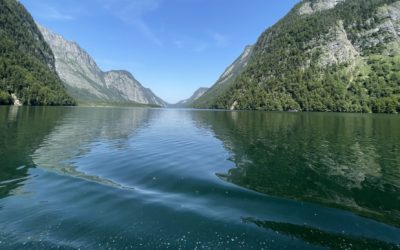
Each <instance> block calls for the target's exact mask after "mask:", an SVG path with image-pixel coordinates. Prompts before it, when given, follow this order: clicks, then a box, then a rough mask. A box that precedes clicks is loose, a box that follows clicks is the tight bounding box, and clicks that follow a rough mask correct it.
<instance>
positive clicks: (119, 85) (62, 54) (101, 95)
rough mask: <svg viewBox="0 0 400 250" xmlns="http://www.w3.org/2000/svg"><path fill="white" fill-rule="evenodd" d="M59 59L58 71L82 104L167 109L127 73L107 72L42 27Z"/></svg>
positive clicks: (83, 53) (72, 44) (118, 71)
mask: <svg viewBox="0 0 400 250" xmlns="http://www.w3.org/2000/svg"><path fill="white" fill-rule="evenodd" d="M38 27H39V29H40V31H41V33H42V35H43V37H44V39H45V40H46V42H47V43H48V44H49V45H50V47H51V49H52V51H53V53H54V55H55V59H56V70H57V72H58V74H59V76H60V78H61V79H62V80H63V81H64V83H65V85H66V87H67V91H68V92H69V93H70V94H71V95H72V96H74V97H75V98H76V99H77V100H78V101H80V102H84V103H87V102H89V103H90V102H135V103H140V104H152V105H159V106H166V105H167V104H166V102H164V101H163V100H161V99H160V98H159V97H157V96H155V95H154V93H153V92H152V91H151V90H149V89H146V88H144V87H143V86H142V84H140V83H139V81H137V80H136V79H135V77H134V76H133V75H132V74H131V73H130V72H129V71H126V70H110V71H107V72H103V71H102V70H101V69H100V68H99V67H98V66H97V63H96V62H95V61H94V59H93V58H92V57H91V56H90V55H89V54H88V53H87V52H86V51H85V50H84V49H82V48H81V47H80V46H79V45H78V44H77V43H75V42H72V41H68V40H66V39H64V38H63V37H62V36H60V35H58V34H56V33H54V32H52V31H50V30H49V29H47V28H45V27H43V26H41V25H40V24H38Z"/></svg>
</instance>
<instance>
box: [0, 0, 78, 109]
mask: <svg viewBox="0 0 400 250" xmlns="http://www.w3.org/2000/svg"><path fill="white" fill-rule="evenodd" d="M11 94H15V95H16V97H18V99H19V100H20V101H21V102H22V103H23V104H24V105H75V101H74V99H72V98H71V97H70V96H68V95H67V93H66V92H65V89H64V86H63V84H62V82H61V80H60V78H59V77H58V75H57V73H56V71H55V66H54V56H53V53H52V52H51V49H50V48H49V46H48V45H47V44H46V42H45V41H44V40H43V37H42V35H41V33H40V31H39V30H38V28H37V26H36V24H35V22H34V20H33V19H32V17H31V15H30V14H29V13H28V12H27V11H26V9H25V8H24V7H23V6H22V5H21V4H20V3H19V2H18V1H16V0H0V104H12V97H11Z"/></svg>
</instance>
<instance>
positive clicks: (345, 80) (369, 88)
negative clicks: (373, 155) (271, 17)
mask: <svg viewBox="0 0 400 250" xmlns="http://www.w3.org/2000/svg"><path fill="white" fill-rule="evenodd" d="M317 1H319V2H321V1H320V0H312V1H303V2H301V3H299V4H298V5H297V6H295V8H294V9H293V10H292V11H291V12H290V13H289V14H288V15H287V16H286V17H284V18H283V19H282V20H280V21H279V22H278V23H277V24H276V25H274V26H272V27H271V28H269V29H268V30H266V31H265V32H264V33H263V34H262V35H261V36H260V38H259V39H258V41H257V43H256V45H255V48H254V51H253V55H252V57H251V58H250V60H249V64H248V66H247V68H246V69H245V70H244V71H243V73H242V74H240V75H239V76H238V77H237V78H236V79H235V81H234V83H233V84H232V85H231V86H230V88H229V89H228V90H226V91H224V92H223V93H222V94H220V95H219V96H218V98H213V99H211V98H210V99H204V98H203V99H201V100H200V101H201V102H202V103H203V104H204V105H203V106H202V108H220V109H240V110H276V111H280V110H285V111H289V110H296V111H335V112H379V113H382V112H385V113H396V112H400V52H399V51H400V40H399V38H398V34H397V33H393V31H392V30H391V27H388V26H389V25H387V24H390V25H396V27H398V26H399V27H400V24H399V23H398V22H397V21H396V20H392V16H391V14H390V13H389V11H387V10H388V9H389V8H391V9H390V11H391V12H392V13H397V14H396V15H398V14H400V6H399V4H396V5H394V6H390V5H391V4H393V3H395V2H396V1H395V0H347V1H344V2H341V3H339V4H338V5H337V6H336V7H335V8H333V9H328V10H323V11H316V12H314V13H311V14H300V13H299V10H300V8H301V7H302V6H303V5H304V4H306V3H307V4H309V6H311V7H312V6H313V4H315V2H317ZM388 21H389V22H388ZM340 32H342V33H343V34H342V33H340ZM339 35H345V38H346V41H345V42H349V44H350V45H349V46H350V47H352V48H350V49H353V48H354V50H356V52H355V53H356V54H355V55H354V58H351V59H348V60H342V61H341V60H337V62H335V63H331V62H328V63H323V61H324V55H326V53H329V50H330V49H331V50H335V49H337V48H338V47H339V48H340V46H345V45H346V46H347V44H341V42H342V41H341V40H337V41H335V39H338V37H339ZM339 38H340V37H339ZM335 42H336V43H335ZM330 46H331V47H330ZM335 46H336V47H335ZM345 49H347V48H345ZM339 59H340V58H339ZM204 96H205V97H207V95H204Z"/></svg>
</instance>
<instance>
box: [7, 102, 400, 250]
mask: <svg viewBox="0 0 400 250" xmlns="http://www.w3.org/2000/svg"><path fill="white" fill-rule="evenodd" d="M0 126H1V130H0V138H1V148H0V228H1V231H0V249H52V248H58V249H60V248H61V249H77V248H81V249H132V248H134V249H168V248H170V249H195V248H197V249H226V248H227V249H284V248H287V249H324V248H333V249H352V248H356V249H377V248H381V249H399V248H400V116H398V115H371V114H335V113H266V112H226V111H206V110H174V109H141V108H84V107H76V108H60V107H20V108H18V107H0Z"/></svg>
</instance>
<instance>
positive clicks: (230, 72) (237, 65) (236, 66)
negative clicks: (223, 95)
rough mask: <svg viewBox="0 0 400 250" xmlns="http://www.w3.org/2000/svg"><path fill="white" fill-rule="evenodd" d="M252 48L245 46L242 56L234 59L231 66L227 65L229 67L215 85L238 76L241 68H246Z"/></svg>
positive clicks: (251, 46)
mask: <svg viewBox="0 0 400 250" xmlns="http://www.w3.org/2000/svg"><path fill="white" fill-rule="evenodd" d="M253 48H254V46H253V45H248V46H246V48H245V49H244V51H243V52H242V54H241V55H240V56H239V58H238V59H236V60H235V61H234V62H233V63H232V64H231V65H229V67H228V68H227V69H226V70H225V72H224V73H223V74H222V75H221V77H220V78H219V79H218V81H217V82H216V84H224V83H226V82H227V81H228V80H231V79H232V78H235V76H236V75H238V74H239V73H240V72H241V71H242V70H243V68H245V67H246V66H247V63H248V60H249V58H250V56H251V53H252V51H253Z"/></svg>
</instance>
